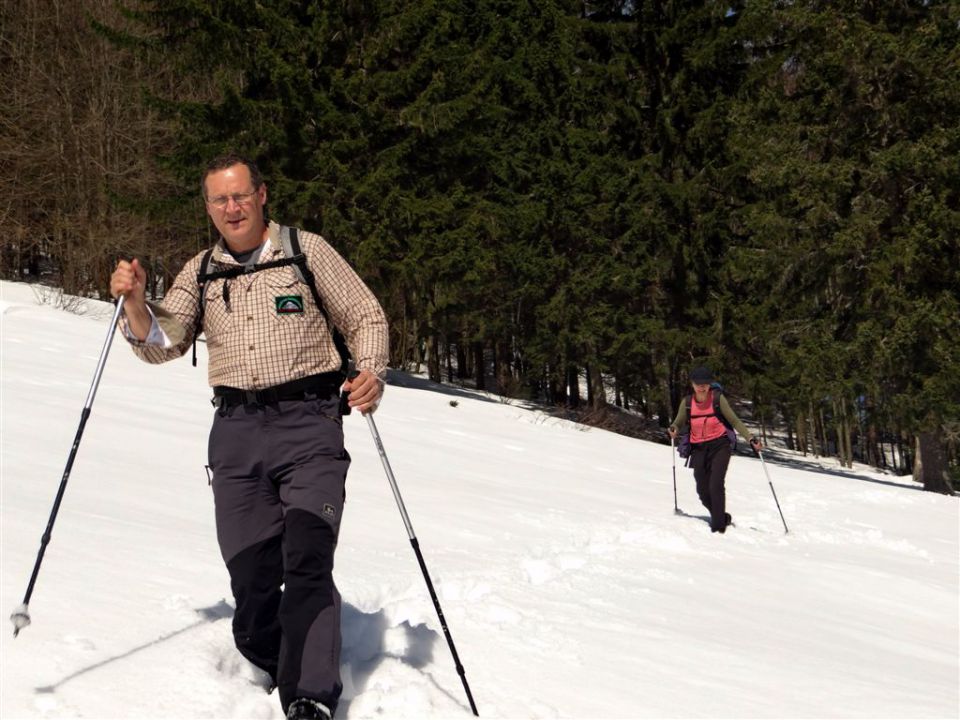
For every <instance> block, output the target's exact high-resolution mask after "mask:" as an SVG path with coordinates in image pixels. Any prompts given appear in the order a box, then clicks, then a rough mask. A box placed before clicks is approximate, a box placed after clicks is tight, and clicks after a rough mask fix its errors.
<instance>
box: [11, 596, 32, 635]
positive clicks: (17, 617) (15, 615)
mask: <svg viewBox="0 0 960 720" xmlns="http://www.w3.org/2000/svg"><path fill="white" fill-rule="evenodd" d="M10 622H12V623H13V636H14V637H16V636H17V635H19V634H20V631H21V630H23V628H25V627H26V626H27V625H29V624H30V612H29V610H27V605H26V603H24V604H22V605H19V606H17V609H16V610H14V611H13V612H12V613H11V614H10Z"/></svg>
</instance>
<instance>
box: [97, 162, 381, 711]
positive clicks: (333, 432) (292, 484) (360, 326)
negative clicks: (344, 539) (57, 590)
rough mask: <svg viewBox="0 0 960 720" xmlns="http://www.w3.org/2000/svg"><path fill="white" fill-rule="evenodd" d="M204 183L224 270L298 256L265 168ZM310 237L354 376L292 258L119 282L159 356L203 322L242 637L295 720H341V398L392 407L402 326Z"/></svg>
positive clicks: (127, 310)
mask: <svg viewBox="0 0 960 720" xmlns="http://www.w3.org/2000/svg"><path fill="white" fill-rule="evenodd" d="M201 185H202V189H203V197H204V200H205V202H206V207H207V213H208V214H209V215H210V219H211V220H212V221H213V224H214V225H215V226H216V228H217V230H218V231H219V232H220V236H221V238H220V240H219V241H218V242H217V244H216V246H215V247H214V248H213V251H212V253H211V255H210V258H211V260H212V262H211V263H210V266H211V267H210V270H211V272H213V271H223V270H225V269H229V268H231V267H233V268H236V267H237V266H238V265H247V266H249V267H250V268H251V269H253V268H252V266H253V265H254V264H266V263H270V262H272V261H282V260H283V259H284V257H285V254H284V252H283V245H282V242H281V240H280V236H281V233H282V232H286V229H283V228H281V227H280V226H279V225H277V224H276V223H274V222H269V223H268V222H267V220H266V213H265V206H266V203H267V186H266V185H265V184H264V182H263V179H262V177H261V175H260V172H259V170H258V169H257V167H256V165H255V164H254V163H253V162H251V161H250V160H248V159H245V158H243V157H240V156H236V155H227V156H223V157H219V158H217V159H215V160H213V161H212V162H211V163H210V164H209V165H208V167H207V169H206V171H205V172H204V175H203V178H202V182H201ZM298 236H299V238H300V244H301V247H302V252H303V253H304V255H306V257H307V260H308V267H309V269H310V270H311V271H312V273H313V275H314V276H315V285H316V288H317V290H318V292H319V296H320V299H321V300H322V303H323V305H324V308H325V310H326V314H327V315H328V316H329V318H330V321H331V323H332V324H333V325H335V326H336V327H337V328H339V329H340V331H342V333H343V335H344V337H345V339H346V344H347V346H348V347H349V349H350V350H351V351H352V354H353V357H354V359H355V361H356V365H357V368H358V370H359V374H358V375H357V376H356V377H355V378H352V379H346V382H344V379H345V378H344V376H343V374H342V372H341V367H342V363H341V357H340V355H339V354H338V351H337V348H336V347H335V344H334V341H333V339H332V337H331V330H332V328H330V327H329V326H328V324H327V321H326V319H325V315H324V312H323V310H321V309H320V308H319V307H318V306H317V303H316V302H315V301H314V299H313V295H312V291H311V290H310V288H309V286H308V285H307V284H306V283H305V282H303V280H302V279H301V278H300V277H299V276H298V275H297V272H296V271H295V269H294V266H292V265H289V264H283V263H282V262H278V264H276V265H273V266H271V267H270V268H268V269H259V270H256V271H252V272H246V273H243V274H238V275H236V276H234V277H221V278H218V279H210V280H208V281H206V282H205V283H204V288H203V291H202V292H201V288H200V284H199V279H198V271H200V270H201V265H203V264H204V263H203V257H204V255H205V254H206V252H203V253H200V254H198V255H197V256H196V257H194V258H193V259H192V260H191V261H189V262H188V263H187V264H186V266H184V268H183V270H182V271H181V272H180V274H179V275H178V276H177V278H176V280H175V282H174V283H173V285H172V286H171V287H170V288H169V290H168V291H167V293H166V295H165V297H164V300H163V302H162V304H160V305H154V304H152V303H147V302H146V299H145V292H144V290H145V285H146V274H145V272H144V270H143V268H142V267H141V266H140V264H139V262H138V261H137V260H133V261H131V262H126V261H121V262H120V263H119V264H118V265H117V268H116V270H115V271H114V273H113V276H112V278H111V284H110V288H111V293H112V294H113V296H114V297H118V296H120V295H123V296H124V297H125V301H124V315H125V317H124V318H122V320H121V326H122V328H123V330H124V332H125V334H126V336H127V338H128V340H130V342H131V344H132V345H133V348H134V351H135V352H136V353H137V355H138V356H139V357H141V358H142V359H143V360H145V361H147V362H151V363H160V362H165V361H167V360H172V359H174V358H177V357H180V356H182V355H183V354H184V353H185V352H186V350H187V349H188V348H189V347H190V345H191V343H193V342H194V340H195V335H196V334H199V332H200V330H201V329H202V331H203V332H204V334H205V335H206V339H207V348H208V353H209V382H210V385H211V386H213V392H214V399H213V403H214V405H215V407H216V408H217V409H216V412H215V414H214V419H213V426H212V428H211V430H210V440H209V465H210V468H211V469H212V471H213V480H212V486H213V494H214V504H215V507H216V510H215V515H216V525H217V540H218V542H219V545H220V550H221V553H222V555H223V559H224V562H225V563H226V565H227V569H228V571H229V573H230V583H231V588H232V590H233V595H234V599H235V600H236V612H235V614H234V619H233V633H234V639H235V641H236V644H237V648H238V649H239V650H240V652H241V653H242V654H243V655H244V656H245V657H246V658H247V659H249V660H250V661H251V662H252V663H254V664H255V665H256V666H258V667H260V668H261V669H263V670H264V671H266V672H267V673H269V674H270V677H271V678H272V679H273V681H274V683H275V684H276V685H277V687H278V689H279V695H280V702H281V704H282V706H283V710H284V712H286V713H287V717H288V718H291V719H292V718H330V717H332V716H333V713H334V712H335V711H336V706H337V701H338V699H339V696H340V692H341V690H342V685H341V682H340V674H339V670H340V596H339V594H338V592H337V589H336V586H335V585H334V581H333V558H334V550H335V548H336V543H337V535H338V532H339V528H340V518H341V514H342V511H343V503H344V487H345V481H346V474H347V468H348V467H349V465H350V456H349V455H348V454H347V452H346V450H345V449H344V447H343V428H342V418H341V412H340V407H341V406H340V400H339V393H340V387H341V384H342V387H343V392H344V393H345V394H346V395H347V397H348V402H349V406H350V407H351V408H355V409H357V410H359V411H360V412H363V413H367V412H373V411H374V410H375V409H376V406H377V404H378V402H379V400H380V396H381V394H382V391H383V381H384V378H385V374H386V366H387V322H386V318H385V316H384V313H383V310H382V308H381V307H380V304H379V303H378V302H377V300H376V298H375V297H374V296H373V294H372V293H371V292H370V290H369V289H368V288H367V287H366V286H365V285H364V284H363V282H362V281H361V280H360V278H359V277H358V276H357V275H356V273H355V272H354V271H353V269H352V268H350V266H349V265H348V264H347V263H346V262H345V261H344V260H343V258H342V257H340V255H338V254H337V253H336V251H334V250H333V248H331V247H330V246H329V245H328V244H327V243H326V241H324V239H323V238H321V237H320V236H319V235H314V234H312V233H307V232H302V233H299V235H298ZM281 586H282V590H281Z"/></svg>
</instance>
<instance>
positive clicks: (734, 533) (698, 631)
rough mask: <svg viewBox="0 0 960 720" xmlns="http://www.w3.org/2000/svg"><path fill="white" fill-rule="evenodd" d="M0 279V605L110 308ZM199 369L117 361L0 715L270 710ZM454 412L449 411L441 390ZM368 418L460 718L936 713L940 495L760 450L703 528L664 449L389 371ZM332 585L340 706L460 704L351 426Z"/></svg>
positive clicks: (47, 494)
mask: <svg viewBox="0 0 960 720" xmlns="http://www.w3.org/2000/svg"><path fill="white" fill-rule="evenodd" d="M84 307H85V309H86V310H85V313H84V314H83V315H76V314H71V313H67V312H64V311H62V310H56V309H54V308H53V307H51V306H49V305H40V304H38V303H37V299H36V297H35V294H34V292H32V291H31V290H30V289H29V288H28V287H26V286H23V285H19V284H11V283H2V284H0V313H2V364H0V370H2V384H0V392H2V395H0V421H2V428H0V431H2V432H0V434H2V445H0V463H2V465H0V471H2V487H0V507H2V510H0V512H2V516H0V520H2V530H0V533H2V536H0V541H2V542H0V550H2V555H0V565H2V573H0V579H2V588H0V610H2V612H3V615H4V616H5V617H6V616H9V614H10V613H11V612H12V611H13V610H14V608H15V607H16V606H17V605H18V604H19V603H20V601H21V599H22V597H23V593H24V591H25V589H26V585H27V581H28V580H29V577H30V572H31V570H32V568H33V563H34V560H35V558H36V554H37V550H38V549H39V544H40V537H41V535H42V533H43V530H44V528H45V527H46V523H47V520H48V517H49V513H50V508H51V506H52V503H53V499H54V497H55V495H56V492H57V488H58V486H59V483H60V479H61V476H62V474H63V470H64V464H65V462H66V459H67V456H68V455H69V451H70V446H71V443H72V441H73V438H74V435H75V433H76V429H77V425H78V422H79V419H80V411H81V409H82V408H83V403H84V401H85V398H86V397H87V392H88V390H89V387H90V383H91V380H92V378H93V374H94V370H95V367H96V362H97V358H98V356H99V353H100V349H101V346H102V344H103V340H104V336H105V333H106V329H107V326H108V323H109V319H110V317H111V307H110V306H109V305H105V304H102V303H96V302H87V303H85V304H84ZM203 352H204V348H203V347H202V346H201V347H200V353H201V358H200V364H201V367H198V368H192V367H191V365H190V362H189V359H183V360H181V361H177V362H174V363H170V364H167V365H164V366H160V367H157V366H149V365H146V364H144V363H141V362H140V361H139V360H137V359H136V358H135V357H134V356H133V354H132V353H131V352H130V351H129V350H128V349H127V348H126V347H125V343H124V341H123V340H122V339H121V338H119V337H118V338H117V339H116V341H115V342H114V344H113V348H112V350H111V354H110V357H109V359H108V361H107V363H106V367H105V371H104V375H103V381H102V383H101V385H100V388H99V391H98V394H97V396H96V401H95V403H94V406H93V412H92V415H91V418H90V421H89V423H88V424H87V426H86V430H85V433H84V436H83V440H82V443H81V445H80V449H79V453H78V457H77V461H76V464H75V465H74V467H73V471H72V474H71V476H70V480H69V483H68V487H67V492H66V496H65V499H64V502H63V505H62V508H61V511H60V514H59V517H58V519H57V522H56V526H55V528H54V532H53V536H52V540H51V543H50V545H49V547H48V550H47V553H46V557H45V559H44V562H43V566H42V568H41V572H40V575H39V579H38V581H37V585H36V590H35V592H34V595H33V598H32V600H31V603H30V614H31V616H32V619H33V624H32V625H31V626H29V627H27V628H25V629H24V630H23V631H22V632H21V633H20V636H19V637H18V638H16V639H13V637H12V625H8V626H7V629H6V630H5V631H3V632H2V633H0V643H2V644H0V671H2V673H0V680H2V701H0V715H2V717H3V718H261V719H263V720H267V719H269V718H280V717H281V712H280V708H279V701H278V700H277V698H276V695H275V694H274V695H270V696H268V695H266V694H265V693H264V691H263V689H262V687H261V683H262V680H261V679H260V678H259V677H258V676H257V674H256V673H255V672H254V671H253V670H252V669H251V668H250V666H249V665H248V664H247V663H246V662H245V661H244V660H243V659H242V658H241V657H240V656H239V655H238V654H237V653H236V651H235V650H234V648H233V643H232V637H231V633H230V617H231V614H232V603H233V600H232V598H231V595H230V588H229V582H228V577H227V573H226V570H225V569H224V568H223V566H222V563H221V561H220V557H219V553H218V550H217V547H216V539H215V536H214V529H213V507H212V498H211V494H210V490H209V487H208V485H207V480H206V475H205V471H204V463H205V461H206V442H207V431H208V426H209V422H210V417H211V414H212V409H211V407H210V404H209V402H208V398H209V393H208V389H207V387H206V369H205V362H206V359H205V356H204V354H203ZM454 400H455V401H456V404H454V403H453V402H452V401H454ZM375 418H376V421H377V424H378V426H379V429H380V433H381V435H382V437H383V442H384V445H385V447H386V451H387V453H388V454H389V458H390V462H391V464H392V466H393V470H394V472H395V475H396V477H397V480H398V482H399V486H400V490H401V493H402V495H403V499H404V501H405V503H406V507H407V510H408V512H409V514H410V518H411V521H412V524H413V527H414V529H415V531H416V534H417V537H418V540H419V542H420V546H421V548H422V550H423V554H424V557H425V560H426V563H427V566H428V568H429V570H430V573H431V575H432V577H433V580H434V583H435V585H436V589H437V593H438V595H439V598H440V602H441V605H442V607H443V611H444V615H445V617H446V619H447V623H448V626H449V628H450V631H451V633H452V635H453V638H454V641H455V642H456V645H457V650H458V651H459V654H460V658H461V661H462V662H463V666H464V667H465V669H466V677H467V680H468V681H469V683H470V687H471V689H472V691H473V695H474V697H475V699H476V702H477V705H478V708H479V711H480V716H481V717H487V718H651V717H664V718H698V717H702V718H717V717H735V718H801V717H803V718H881V717H897V718H931V717H936V718H939V717H944V718H947V717H949V718H956V717H957V716H958V713H960V697H958V667H960V650H958V626H960V622H958V619H960V618H958V615H960V610H958V599H960V587H958V586H960V580H958V575H960V573H958V557H960V537H958V534H960V533H958V531H960V514H958V507H960V505H958V499H957V498H950V497H943V496H938V495H932V494H928V493H924V492H922V491H920V490H919V489H918V488H917V487H916V486H915V485H913V484H912V483H911V482H910V481H909V479H904V478H896V477H893V476H888V475H882V474H878V473H876V472H872V471H870V470H869V469H867V468H864V467H857V468H856V469H855V470H854V471H841V470H840V469H839V468H837V467H836V466H835V465H833V464H831V463H829V462H827V461H824V462H822V464H817V463H815V462H814V461H812V459H807V460H804V459H803V458H798V457H796V456H793V455H790V454H789V453H786V452H784V451H777V450H771V451H770V452H769V453H768V454H767V468H768V470H769V471H770V473H771V477H772V479H773V483H774V486H775V488H776V492H777V495H778V497H779V499H780V504H781V506H782V509H783V513H784V516H785V518H786V521H787V523H788V525H789V527H790V533H789V534H784V532H783V525H782V524H781V521H780V516H779V515H778V513H777V508H776V506H775V505H774V502H773V497H772V495H771V493H770V487H769V485H768V483H767V479H766V476H765V475H764V473H763V469H762V467H761V465H760V462H759V461H758V460H755V459H753V458H750V457H746V456H737V457H736V458H735V459H734V460H733V461H732V463H731V469H730V472H729V474H728V477H727V488H728V503H729V510H730V512H731V513H732V514H733V516H734V519H735V521H736V523H737V527H736V528H734V529H731V530H730V531H729V532H728V533H727V534H726V535H725V536H720V535H716V534H711V533H710V532H709V528H708V526H707V524H706V523H705V522H704V520H703V518H704V517H705V511H704V510H703V509H702V508H701V507H700V505H699V503H698V501H697V498H696V495H695V493H694V490H693V481H692V477H691V476H690V472H689V470H687V469H686V468H683V467H682V466H678V467H677V468H676V474H677V482H678V493H679V505H680V507H681V508H682V509H683V510H684V511H686V512H687V513H688V514H689V516H686V517H685V516H678V515H675V514H674V512H673V483H672V464H671V455H670V450H669V447H668V446H665V445H657V444H652V443H648V442H643V441H639V440H634V439H630V438H626V437H622V436H618V435H614V434H611V433H607V432H603V431H600V430H595V429H587V428H584V427H581V426H577V425H574V424H571V423H568V422H564V421H558V420H555V419H552V418H550V417H549V416H547V415H545V414H543V413H541V412H538V411H536V410H535V409H530V408H525V407H521V406H519V405H516V404H506V403H501V402H499V401H498V400H497V399H496V398H495V397H490V396H485V395H483V394H482V393H474V392H469V391H459V390H455V389H451V388H444V387H437V386H434V385H431V384H430V383H428V382H426V381H424V380H422V379H420V378H417V377H413V376H409V375H403V374H400V373H396V374H392V375H391V386H390V387H388V389H387V395H386V396H385V399H384V403H383V405H382V407H381V408H380V410H379V411H378V412H377V414H376V416H375ZM345 425H346V433H347V443H348V447H349V449H350V452H351V454H352V456H353V467H352V468H351V472H350V477H349V480H348V501H347V507H346V515H345V518H344V524H343V529H342V532H341V542H340V550H339V553H338V556H337V570H336V577H337V582H338V585H339V587H340V590H341V593H342V595H343V599H344V603H345V611H344V616H343V633H344V648H343V657H342V661H343V667H342V670H343V678H344V685H345V690H344V698H343V701H342V703H341V707H340V711H339V712H338V717H343V718H375V717H390V718H466V717H470V716H471V714H470V711H469V708H468V706H467V703H466V698H465V695H464V692H463V687H462V685H461V683H460V679H459V677H458V676H457V673H456V671H455V668H454V664H453V661H452V659H451V657H450V653H449V650H448V648H447V646H446V642H445V639H444V637H443V634H442V630H441V628H440V625H439V622H438V620H437V617H436V614H435V611H434V609H433V605H432V603H431V601H430V598H429V595H428V594H427V591H426V587H425V585H424V582H423V578H422V576H421V574H420V571H419V568H418V566H417V564H416V559H415V556H414V554H413V551H412V549H411V547H410V544H409V542H408V539H407V535H406V532H405V529H404V526H403V523H402V521H401V518H400V514H399V512H398V510H397V507H396V505H395V503H394V499H393V496H392V494H391V492H390V487H389V485H388V484H387V481H386V478H385V476H384V473H383V469H382V467H381V465H380V460H379V456H378V454H377V452H376V449H375V447H374V444H373V442H372V440H371V437H370V433H369V431H368V428H367V424H366V423H365V422H364V420H363V419H362V417H361V416H359V415H357V416H352V417H350V418H348V419H347V420H346V423H345Z"/></svg>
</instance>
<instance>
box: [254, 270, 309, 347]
mask: <svg viewBox="0 0 960 720" xmlns="http://www.w3.org/2000/svg"><path fill="white" fill-rule="evenodd" d="M262 288H263V292H264V293H265V295H266V297H265V298H264V300H265V302H266V304H267V307H266V308H264V309H265V310H266V312H267V314H268V316H269V317H270V325H271V327H273V329H274V332H275V333H276V335H277V337H278V339H279V340H280V341H281V342H284V343H290V344H291V345H289V346H290V347H293V346H299V345H301V344H302V343H303V342H304V341H305V340H306V339H307V336H308V332H309V326H310V322H311V316H312V312H311V305H312V304H313V298H312V297H311V296H310V288H308V287H307V286H306V285H305V284H304V283H302V282H300V280H299V278H297V275H296V273H295V272H294V270H293V268H292V267H290V266H287V267H281V268H277V269H275V270H270V271H266V272H264V273H263V285H262Z"/></svg>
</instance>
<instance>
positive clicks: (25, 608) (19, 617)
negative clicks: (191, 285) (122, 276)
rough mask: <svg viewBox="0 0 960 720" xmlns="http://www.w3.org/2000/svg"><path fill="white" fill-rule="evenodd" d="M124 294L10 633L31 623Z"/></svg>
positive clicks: (15, 632)
mask: <svg viewBox="0 0 960 720" xmlns="http://www.w3.org/2000/svg"><path fill="white" fill-rule="evenodd" d="M123 297H124V296H123V295H121V296H120V298H119V299H118V300H117V307H116V309H115V310H114V311H113V320H111V321H110V329H109V330H108V331H107V338H106V340H104V341H103V349H102V350H101V351H100V360H99V361H98V362H97V370H96V372H95V373H94V376H93V383H92V384H91V385H90V392H88V393H87V401H86V402H85V403H84V405H83V411H82V412H81V413H80V426H79V427H78V428H77V434H76V436H75V437H74V438H73V447H72V448H71V449H70V456H69V457H68V458H67V467H66V469H65V470H64V471H63V478H62V479H61V480H60V489H59V490H58V491H57V498H56V500H54V501H53V510H52V511H51V512H50V520H49V521H47V529H46V531H45V532H44V533H43V537H42V538H41V539H40V552H38V553H37V561H36V563H34V566H33V574H32V575H30V583H29V584H28V585H27V592H26V594H25V595H24V596H23V603H21V604H20V605H18V606H17V609H16V610H14V611H13V613H12V614H11V615H10V622H12V623H13V636H14V637H16V636H17V635H18V634H19V633H20V631H21V630H22V629H23V628H25V627H26V626H27V625H29V624H30V611H29V605H30V596H31V595H33V587H34V585H35V584H36V582H37V575H38V574H39V573H40V563H42V562H43V554H44V552H46V549H47V545H48V544H49V542H50V533H52V532H53V523H54V521H56V519H57V512H58V511H59V510H60V502H61V501H62V500H63V493H64V491H65V490H66V489H67V479H68V478H69V477H70V470H71V469H72V468H73V461H74V460H75V459H76V457H77V448H79V447H80V437H81V436H82V435H83V428H84V427H85V426H86V424H87V418H89V417H90V407H91V406H92V405H93V398H94V397H95V396H96V394H97V387H98V386H99V385H100V376H101V375H102V374H103V366H104V365H105V364H106V362H107V354H108V353H109V352H110V344H111V343H112V342H113V334H114V332H115V331H116V329H117V322H118V321H119V319H120V313H121V311H122V310H123Z"/></svg>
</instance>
